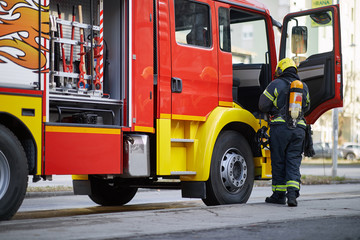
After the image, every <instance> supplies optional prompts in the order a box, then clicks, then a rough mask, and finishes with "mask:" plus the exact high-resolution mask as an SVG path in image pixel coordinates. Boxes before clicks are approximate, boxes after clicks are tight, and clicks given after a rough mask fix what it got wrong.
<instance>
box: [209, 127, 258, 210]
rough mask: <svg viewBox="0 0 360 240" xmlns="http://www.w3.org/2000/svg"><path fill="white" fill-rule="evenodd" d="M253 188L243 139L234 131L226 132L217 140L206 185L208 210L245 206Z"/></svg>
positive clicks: (250, 158)
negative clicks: (214, 206) (227, 206)
mask: <svg viewBox="0 0 360 240" xmlns="http://www.w3.org/2000/svg"><path fill="white" fill-rule="evenodd" d="M253 184H254V163H253V156H252V152H251V148H250V146H249V143H248V142H247V141H246V139H245V138H244V137H243V136H242V135H241V134H239V133H238V132H236V131H225V132H223V133H221V134H220V135H219V137H218V139H217V140H216V143H215V147H214V151H213V155H212V158H211V167H210V177H209V180H208V181H207V182H206V199H202V200H203V202H204V203H205V204H206V205H208V206H213V205H221V204H234V203H246V202H247V200H248V199H249V197H250V194H251V191H252V188H253Z"/></svg>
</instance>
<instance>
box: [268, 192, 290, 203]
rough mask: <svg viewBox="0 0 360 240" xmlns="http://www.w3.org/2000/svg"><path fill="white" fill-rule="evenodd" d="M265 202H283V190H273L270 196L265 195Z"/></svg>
mask: <svg viewBox="0 0 360 240" xmlns="http://www.w3.org/2000/svg"><path fill="white" fill-rule="evenodd" d="M265 202H267V203H275V204H285V203H286V199H285V193H284V192H278V191H276V192H273V194H272V195H271V196H270V197H267V198H266V199H265Z"/></svg>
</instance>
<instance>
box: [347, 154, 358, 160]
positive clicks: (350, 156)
mask: <svg viewBox="0 0 360 240" xmlns="http://www.w3.org/2000/svg"><path fill="white" fill-rule="evenodd" d="M355 158H356V156H355V154H354V153H348V154H346V156H345V159H347V160H355Z"/></svg>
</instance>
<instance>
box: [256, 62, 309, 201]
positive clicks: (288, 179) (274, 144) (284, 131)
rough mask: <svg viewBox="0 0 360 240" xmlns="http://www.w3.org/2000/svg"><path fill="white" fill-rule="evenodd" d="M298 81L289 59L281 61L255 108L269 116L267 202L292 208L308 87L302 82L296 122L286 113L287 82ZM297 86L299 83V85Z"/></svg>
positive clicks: (298, 181) (297, 191)
mask: <svg viewBox="0 0 360 240" xmlns="http://www.w3.org/2000/svg"><path fill="white" fill-rule="evenodd" d="M295 80H300V78H299V76H298V75H297V67H296V65H295V63H294V61H293V60H291V59H289V58H284V59H282V60H281V61H279V63H278V65H277V66H276V72H275V80H274V81H272V82H271V83H270V84H269V85H268V86H267V88H266V89H265V91H264V92H263V94H262V95H261V96H260V99H259V109H260V110H261V111H262V112H265V113H267V114H268V115H269V120H270V150H271V161H272V162H271V166H272V191H273V194H272V195H271V196H270V197H267V198H266V199H265V202H267V203H276V204H285V203H286V197H287V203H288V206H292V207H296V206H297V201H296V198H297V197H299V192H300V164H301V160H302V153H303V146H304V139H305V129H306V122H305V119H304V117H303V116H304V113H305V112H306V111H308V110H309V108H310V98H309V91H308V87H307V86H306V84H305V83H302V90H300V91H298V92H299V93H300V94H302V96H300V97H302V99H301V101H300V105H301V109H300V112H299V115H298V116H297V118H296V119H294V118H293V116H292V115H293V114H291V113H290V112H289V95H290V94H289V92H290V91H291V89H290V86H291V83H292V82H293V81H295ZM300 83H301V82H300Z"/></svg>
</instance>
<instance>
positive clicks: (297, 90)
mask: <svg viewBox="0 0 360 240" xmlns="http://www.w3.org/2000/svg"><path fill="white" fill-rule="evenodd" d="M302 93H303V83H302V82H301V81H300V80H295V81H293V82H291V85H290V96H289V113H290V116H291V118H292V119H293V120H294V121H295V120H296V119H297V118H298V117H299V116H300V113H301V109H302V98H303V95H302Z"/></svg>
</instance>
